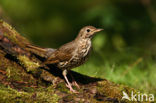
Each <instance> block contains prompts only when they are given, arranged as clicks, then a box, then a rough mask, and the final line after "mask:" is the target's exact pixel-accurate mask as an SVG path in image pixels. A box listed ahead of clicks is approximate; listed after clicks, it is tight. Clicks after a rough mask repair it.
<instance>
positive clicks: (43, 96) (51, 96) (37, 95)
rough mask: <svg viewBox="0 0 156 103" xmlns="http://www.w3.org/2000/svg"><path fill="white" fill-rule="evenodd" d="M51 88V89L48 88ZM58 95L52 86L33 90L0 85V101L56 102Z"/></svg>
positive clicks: (17, 102)
mask: <svg viewBox="0 0 156 103" xmlns="http://www.w3.org/2000/svg"><path fill="white" fill-rule="evenodd" d="M50 88H51V91H49V90H48V89H50ZM58 100H59V97H58V96H57V95H56V94H55V93H54V91H53V89H52V87H49V88H44V89H43V90H41V89H37V90H36V91H35V92H24V91H17V90H15V89H12V88H10V87H4V86H2V85H0V101H1V103H23V102H24V103H58Z"/></svg>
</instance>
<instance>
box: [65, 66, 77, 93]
mask: <svg viewBox="0 0 156 103" xmlns="http://www.w3.org/2000/svg"><path fill="white" fill-rule="evenodd" d="M62 74H63V76H64V78H65V80H66V82H67V85H66V86H67V87H68V88H69V89H70V91H72V92H73V93H77V91H75V90H74V89H73V88H72V86H71V84H70V82H69V81H68V78H67V70H66V69H65V70H63V72H62Z"/></svg>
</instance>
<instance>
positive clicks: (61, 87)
mask: <svg viewBox="0 0 156 103" xmlns="http://www.w3.org/2000/svg"><path fill="white" fill-rule="evenodd" d="M57 89H58V90H60V91H61V92H64V93H70V91H69V89H68V88H67V87H66V86H65V83H64V82H62V83H59V84H58V85H57Z"/></svg>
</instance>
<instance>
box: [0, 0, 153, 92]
mask: <svg viewBox="0 0 156 103" xmlns="http://www.w3.org/2000/svg"><path fill="white" fill-rule="evenodd" d="M0 19H3V20H4V21H6V22H8V23H9V24H11V25H12V26H13V27H14V28H15V29H16V30H17V31H18V32H19V33H20V34H21V35H23V36H25V37H26V38H28V39H29V40H30V41H31V42H32V43H33V44H35V45H38V46H41V47H51V48H57V47H59V46H61V45H62V44H64V43H67V42H69V41H71V40H73V39H74V38H75V37H76V36H77V34H78V32H79V30H80V29H81V28H82V27H84V26H87V25H92V26H95V27H98V28H103V29H105V30H104V31H103V32H100V33H98V34H97V35H96V36H95V37H94V38H93V52H92V54H91V56H90V58H89V61H88V62H87V63H85V64H84V65H82V66H81V67H78V68H75V69H74V71H77V72H80V73H82V74H85V75H89V76H92V77H100V78H105V79H108V80H110V81H113V82H115V83H119V84H125V85H128V86H131V87H133V88H136V89H140V90H143V91H146V92H149V93H155V94H156V82H155V81H156V1H155V0H74V1H73V0H68V1H65V0H13V1H12V0H0Z"/></svg>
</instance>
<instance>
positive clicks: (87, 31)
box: [77, 26, 103, 39]
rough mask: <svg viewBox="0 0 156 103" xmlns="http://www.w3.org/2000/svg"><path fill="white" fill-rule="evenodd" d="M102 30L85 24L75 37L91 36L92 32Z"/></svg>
mask: <svg viewBox="0 0 156 103" xmlns="http://www.w3.org/2000/svg"><path fill="white" fill-rule="evenodd" d="M102 30H103V29H98V28H95V27H93V26H85V27H83V28H82V29H81V30H80V32H79V34H78V37H77V38H81V39H87V38H92V37H93V35H94V34H96V33H97V32H100V31H102Z"/></svg>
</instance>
